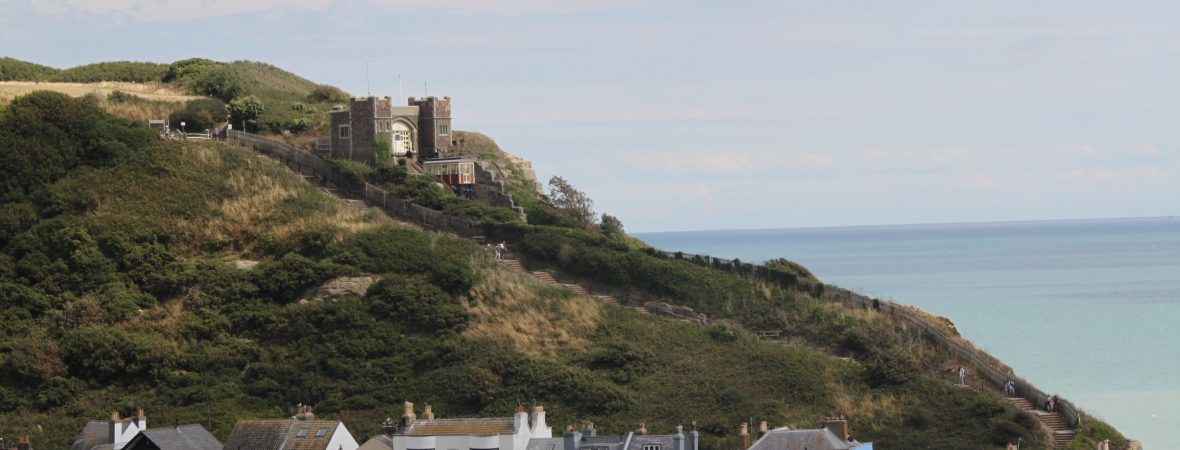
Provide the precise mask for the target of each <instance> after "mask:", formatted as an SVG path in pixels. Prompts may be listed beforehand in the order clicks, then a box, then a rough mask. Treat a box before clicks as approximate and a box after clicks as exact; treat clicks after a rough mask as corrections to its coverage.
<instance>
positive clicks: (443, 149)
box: [328, 97, 454, 162]
mask: <svg viewBox="0 0 1180 450" xmlns="http://www.w3.org/2000/svg"><path fill="white" fill-rule="evenodd" d="M407 104H408V106H394V104H393V99H392V98H390V97H381V98H378V97H354V98H351V99H349V100H348V108H347V109H345V108H344V107H343V106H337V107H335V108H332V112H330V113H328V123H329V131H330V133H331V136H330V141H331V148H330V149H329V153H330V154H333V155H344V156H345V157H347V158H348V159H351V160H353V161H363V162H371V161H392V160H395V159H401V158H408V159H411V160H414V161H425V160H427V159H432V158H439V157H442V156H445V155H447V154H448V153H450V151H451V147H452V146H453V145H454V141H453V140H452V136H453V134H454V133H453V131H452V129H451V98H450V97H443V98H437V97H420V98H414V97H410V98H409V100H408V101H407Z"/></svg>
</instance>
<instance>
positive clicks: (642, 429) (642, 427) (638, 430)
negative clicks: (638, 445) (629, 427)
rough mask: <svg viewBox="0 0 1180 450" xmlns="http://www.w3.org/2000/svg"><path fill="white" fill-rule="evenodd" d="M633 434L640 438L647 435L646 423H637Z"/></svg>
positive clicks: (642, 421)
mask: <svg viewBox="0 0 1180 450" xmlns="http://www.w3.org/2000/svg"><path fill="white" fill-rule="evenodd" d="M635 434H638V435H640V436H642V435H645V434H647V421H644V420H641V421H639V424H638V425H636V427H635Z"/></svg>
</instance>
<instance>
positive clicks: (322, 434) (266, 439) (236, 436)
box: [225, 419, 340, 450]
mask: <svg viewBox="0 0 1180 450" xmlns="http://www.w3.org/2000/svg"><path fill="white" fill-rule="evenodd" d="M339 425H340V421H339V420H294V419H279V420H239V421H238V423H237V424H236V425H234V431H233V432H231V433H230V435H229V438H228V439H226V440H225V450H326V447H327V446H328V443H329V442H331V441H332V436H333V435H334V434H336V428H337V427H338V426H339ZM304 430H306V431H304ZM301 435H302V436H301Z"/></svg>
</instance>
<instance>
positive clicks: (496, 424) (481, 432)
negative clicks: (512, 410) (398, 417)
mask: <svg viewBox="0 0 1180 450" xmlns="http://www.w3.org/2000/svg"><path fill="white" fill-rule="evenodd" d="M514 430H515V425H514V424H513V423H512V418H511V417H508V418H490V419H435V420H415V421H414V422H413V423H411V424H410V427H409V429H407V430H406V433H405V434H406V435H408V436H497V435H501V434H512V433H513V431H514Z"/></svg>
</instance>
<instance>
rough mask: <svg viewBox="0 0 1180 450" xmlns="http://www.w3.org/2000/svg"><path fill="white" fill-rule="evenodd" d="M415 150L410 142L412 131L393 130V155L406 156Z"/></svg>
mask: <svg viewBox="0 0 1180 450" xmlns="http://www.w3.org/2000/svg"><path fill="white" fill-rule="evenodd" d="M412 150H414V146H413V145H412V143H411V142H410V130H393V153H395V154H398V155H404V154H406V153H408V152H410V151H412Z"/></svg>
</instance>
